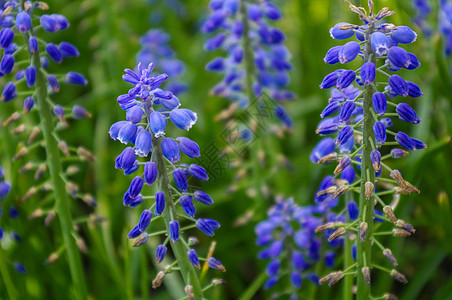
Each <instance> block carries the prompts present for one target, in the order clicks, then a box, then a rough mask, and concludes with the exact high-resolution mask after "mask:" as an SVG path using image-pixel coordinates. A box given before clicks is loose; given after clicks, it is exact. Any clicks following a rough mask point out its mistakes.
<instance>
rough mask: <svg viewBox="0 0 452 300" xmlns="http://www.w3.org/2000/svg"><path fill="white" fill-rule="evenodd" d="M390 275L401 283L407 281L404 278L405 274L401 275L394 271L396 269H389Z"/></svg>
mask: <svg viewBox="0 0 452 300" xmlns="http://www.w3.org/2000/svg"><path fill="white" fill-rule="evenodd" d="M390 275H391V277H392V278H394V279H395V280H397V281H399V282H401V283H404V284H405V283H407V282H408V280H407V279H406V277H405V275H403V274H402V273H400V272H398V271H396V270H392V271H391V274H390Z"/></svg>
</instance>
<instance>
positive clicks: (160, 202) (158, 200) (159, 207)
mask: <svg viewBox="0 0 452 300" xmlns="http://www.w3.org/2000/svg"><path fill="white" fill-rule="evenodd" d="M164 209H165V194H164V193H162V192H157V193H155V210H154V213H155V215H156V216H160V215H161V214H162V213H163V210H164Z"/></svg>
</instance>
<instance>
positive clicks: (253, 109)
mask: <svg viewBox="0 0 452 300" xmlns="http://www.w3.org/2000/svg"><path fill="white" fill-rule="evenodd" d="M240 13H241V15H242V22H243V49H244V60H243V61H244V65H245V73H246V76H245V86H246V93H247V95H248V108H249V110H250V114H251V115H252V116H254V119H250V120H249V121H250V122H249V124H248V125H249V128H252V127H253V126H256V128H255V129H254V132H253V134H254V136H255V139H254V140H253V143H252V145H251V153H250V154H251V160H252V178H254V183H255V186H254V187H255V189H256V193H257V197H254V199H255V206H256V210H257V211H259V209H260V208H263V201H262V200H263V199H264V195H263V193H262V187H263V182H262V181H263V180H262V176H261V174H263V172H262V170H261V169H262V167H261V162H260V161H259V151H260V150H261V149H262V147H261V136H260V135H261V132H260V130H259V129H260V126H261V125H260V124H259V121H260V120H259V107H258V103H257V101H258V99H255V96H254V93H253V80H254V54H253V48H252V45H251V40H250V38H249V34H248V33H249V30H250V24H249V22H248V14H247V9H246V1H244V0H242V1H240ZM253 120H254V121H255V122H257V123H256V124H254V125H253V124H252V121H253Z"/></svg>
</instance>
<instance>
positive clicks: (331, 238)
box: [328, 227, 346, 243]
mask: <svg viewBox="0 0 452 300" xmlns="http://www.w3.org/2000/svg"><path fill="white" fill-rule="evenodd" d="M345 233H346V230H345V228H344V227H339V228H338V229H336V230H335V231H334V232H333V233H332V234H331V235H330V236H329V237H328V242H330V243H331V242H332V241H334V240H335V239H337V238H339V237H341V236H342V235H344V234H345Z"/></svg>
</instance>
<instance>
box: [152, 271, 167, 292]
mask: <svg viewBox="0 0 452 300" xmlns="http://www.w3.org/2000/svg"><path fill="white" fill-rule="evenodd" d="M164 278H165V273H164V272H163V271H160V272H158V273H157V276H156V277H155V278H154V280H152V288H154V289H156V288H158V287H159V286H161V285H162V281H163V279H164Z"/></svg>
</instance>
